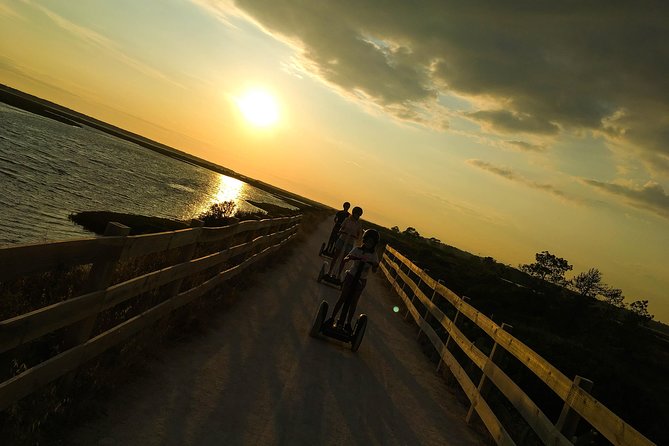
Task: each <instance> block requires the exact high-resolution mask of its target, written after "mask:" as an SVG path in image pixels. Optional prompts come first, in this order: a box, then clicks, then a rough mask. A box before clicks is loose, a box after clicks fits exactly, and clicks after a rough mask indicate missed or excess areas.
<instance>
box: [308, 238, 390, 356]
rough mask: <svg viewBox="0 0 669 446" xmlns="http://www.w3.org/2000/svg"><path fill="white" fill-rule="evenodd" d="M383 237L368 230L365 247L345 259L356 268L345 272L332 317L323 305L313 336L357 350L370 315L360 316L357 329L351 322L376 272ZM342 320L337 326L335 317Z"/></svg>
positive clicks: (325, 305) (313, 328) (315, 321)
mask: <svg viewBox="0 0 669 446" xmlns="http://www.w3.org/2000/svg"><path fill="white" fill-rule="evenodd" d="M379 240H380V236H379V233H378V231H376V230H375V229H368V230H367V231H365V233H364V234H363V236H362V246H360V247H356V248H353V249H352V250H351V252H349V253H348V255H347V256H346V257H345V258H344V261H348V260H351V261H353V265H352V266H351V268H349V269H348V270H347V271H346V277H345V278H344V282H343V285H342V290H341V293H340V294H339V299H338V300H337V303H336V304H335V307H334V309H333V311H332V314H331V316H330V318H329V319H328V320H325V317H326V315H327V310H328V304H327V302H326V301H323V302H321V305H320V307H319V310H318V313H317V314H316V318H315V320H314V323H313V326H312V328H311V331H310V335H311V336H316V335H318V334H319V333H322V334H323V335H325V336H329V337H332V338H335V339H339V340H341V341H344V342H350V343H351V349H352V350H353V351H357V350H358V347H359V346H360V343H361V342H362V337H363V335H364V333H365V328H366V326H367V315H365V314H361V315H360V317H359V318H358V321H357V322H356V326H355V329H354V328H353V327H351V320H352V319H353V315H354V314H355V310H356V307H357V305H358V300H359V299H360V295H361V294H362V291H363V290H364V289H365V286H366V284H367V274H368V273H369V270H370V269H371V270H373V271H376V270H377V268H378V265H379V258H378V256H377V254H376V246H377V245H378V243H379ZM338 314H339V318H338V320H337V322H336V323H335V318H337V315H338Z"/></svg>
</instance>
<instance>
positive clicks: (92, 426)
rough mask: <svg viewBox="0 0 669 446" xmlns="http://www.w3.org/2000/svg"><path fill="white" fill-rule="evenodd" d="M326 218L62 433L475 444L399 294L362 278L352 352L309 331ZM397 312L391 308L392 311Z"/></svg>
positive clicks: (133, 438)
mask: <svg viewBox="0 0 669 446" xmlns="http://www.w3.org/2000/svg"><path fill="white" fill-rule="evenodd" d="M329 230H330V222H329V221H326V222H324V223H323V224H322V225H321V226H320V227H319V229H318V230H317V231H315V232H314V234H313V235H311V236H310V237H309V238H308V239H307V240H306V241H303V242H294V243H299V244H297V245H295V246H294V249H293V250H292V253H291V255H290V257H288V258H283V259H281V258H280V257H279V256H281V253H278V255H275V259H277V260H276V264H275V265H274V266H272V267H271V268H267V269H266V270H265V271H262V272H258V273H256V277H257V282H256V283H255V284H254V285H253V286H250V287H249V288H248V289H247V290H246V292H245V293H244V298H243V299H240V300H239V301H237V302H236V303H235V304H233V305H232V307H231V308H230V309H227V310H225V311H222V312H221V313H220V314H219V315H216V316H213V317H215V322H214V323H213V324H211V326H212V327H216V328H215V329H211V330H209V331H208V332H206V333H205V334H203V335H202V336H197V337H195V338H193V339H189V340H188V341H185V342H182V343H180V344H178V345H176V346H171V347H170V348H169V349H168V350H164V351H161V352H159V353H157V354H156V355H155V357H154V358H152V359H150V360H148V366H147V370H146V372H144V373H142V376H140V377H137V379H134V380H133V382H131V383H129V384H128V385H127V386H124V387H123V388H122V389H121V391H120V392H119V393H118V394H116V395H115V396H114V397H113V398H112V399H110V400H109V402H108V403H107V410H106V415H105V416H104V417H102V418H99V419H97V420H94V421H92V422H90V423H88V424H86V425H84V426H81V427H80V428H78V429H77V430H76V431H74V432H72V434H71V436H70V438H68V439H67V440H66V443H67V444H75V445H86V446H89V445H142V446H144V445H146V446H150V445H226V446H227V445H277V444H278V445H365V446H368V445H383V446H386V445H412V446H413V445H421V444H423V445H478V444H481V441H480V440H479V438H478V437H477V435H476V434H475V433H474V432H473V431H472V430H471V429H469V428H468V427H467V425H466V424H465V423H464V415H465V409H464V408H463V407H462V406H461V405H460V404H459V403H458V402H457V401H456V400H455V397H454V396H453V395H452V394H451V393H449V391H448V390H447V388H446V385H445V384H444V382H443V380H442V379H441V378H440V377H439V376H437V375H436V374H435V372H434V367H433V366H432V364H431V363H430V362H429V361H428V360H427V358H426V357H425V356H424V355H423V354H422V353H421V351H420V348H419V346H418V344H417V342H416V341H415V335H416V331H415V328H414V327H413V326H411V325H410V324H406V323H404V322H403V320H402V318H401V316H400V315H399V314H396V313H393V312H392V307H393V305H395V304H398V302H399V298H398V297H397V296H393V295H392V293H391V292H390V291H389V290H388V288H387V287H385V286H384V284H383V283H382V281H383V280H385V279H384V278H383V276H382V273H381V272H378V273H377V274H375V275H372V276H371V277H370V280H369V281H368V285H367V288H366V290H365V292H364V294H363V296H362V297H361V299H360V304H359V306H358V310H359V311H361V312H365V313H367V314H368V316H369V318H370V319H369V325H368V327H367V333H366V335H365V339H364V340H363V342H362V345H361V346H360V350H359V351H358V352H357V353H352V352H351V350H350V348H349V346H348V345H344V344H340V343H338V342H337V341H331V340H319V339H313V338H310V337H309V336H308V334H307V333H308V330H309V326H310V324H311V320H312V318H313V315H314V313H315V312H316V309H317V307H318V304H319V302H320V301H321V300H322V299H326V300H328V302H330V305H331V307H330V308H332V305H333V304H334V302H335V301H336V299H337V290H335V289H332V288H330V287H327V286H324V285H319V284H318V283H317V282H316V280H315V278H316V276H317V274H318V270H319V268H320V258H319V257H318V255H317V253H318V249H319V247H320V244H321V242H322V241H323V240H325V238H326V236H327V235H328V233H329ZM400 314H401V313H400Z"/></svg>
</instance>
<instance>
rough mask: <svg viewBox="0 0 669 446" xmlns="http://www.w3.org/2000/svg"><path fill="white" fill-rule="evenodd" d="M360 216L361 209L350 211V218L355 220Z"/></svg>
mask: <svg viewBox="0 0 669 446" xmlns="http://www.w3.org/2000/svg"><path fill="white" fill-rule="evenodd" d="M361 215H362V208H361V207H359V206H356V207H354V208H353V210H352V211H351V216H352V217H353V218H354V219H355V220H357V219H359V218H360V216H361Z"/></svg>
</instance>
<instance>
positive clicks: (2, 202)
mask: <svg viewBox="0 0 669 446" xmlns="http://www.w3.org/2000/svg"><path fill="white" fill-rule="evenodd" d="M246 199H249V200H254V201H258V202H265V203H273V204H278V205H281V206H284V207H291V206H289V205H287V204H286V203H284V202H282V201H281V200H279V199H278V198H276V197H274V196H273V195H271V194H269V193H267V192H264V191H262V190H260V189H257V188H255V187H252V186H250V185H248V184H246V183H243V182H242V181H239V180H237V179H234V178H231V177H227V176H225V175H221V174H219V173H216V172H212V171H210V170H207V169H204V168H202V167H198V166H193V165H190V164H187V163H184V162H181V161H177V160H175V159H172V158H169V157H167V156H164V155H161V154H159V153H157V152H153V151H151V150H148V149H145V148H143V147H140V146H138V145H136V144H133V143H131V142H128V141H125V140H122V139H119V138H115V137H113V136H111V135H108V134H106V133H103V132H100V131H98V130H95V129H92V128H89V127H85V126H84V127H83V128H79V127H73V126H70V125H66V124H63V123H60V122H58V121H54V120H52V119H49V118H45V117H42V116H39V115H34V114H32V113H28V112H25V111H23V110H19V109H16V108H13V107H11V106H8V105H6V104H2V103H0V245H6V244H14V243H33V242H43V241H51V240H64V239H72V238H81V237H91V236H92V234H91V233H90V232H88V231H86V230H84V229H83V228H81V227H80V226H78V225H75V224H74V223H72V222H71V221H70V220H68V216H69V215H70V214H72V213H75V212H80V211H113V212H125V213H133V214H141V215H148V216H155V217H163V218H173V219H182V220H188V219H191V218H193V217H195V216H197V215H198V214H199V213H200V212H202V211H203V210H205V209H207V208H208V207H209V206H210V205H211V204H213V203H216V202H220V201H229V200H233V201H235V203H236V204H237V207H238V208H239V209H241V210H257V209H256V208H255V207H254V206H252V205H251V204H249V203H247V202H246V201H245V200H246Z"/></svg>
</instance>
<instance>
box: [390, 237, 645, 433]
mask: <svg viewBox="0 0 669 446" xmlns="http://www.w3.org/2000/svg"><path fill="white" fill-rule="evenodd" d="M403 269H404V271H403ZM381 270H382V271H383V273H384V274H385V276H386V277H387V279H388V280H389V281H390V283H391V285H392V286H393V288H394V289H395V290H396V291H397V293H398V294H399V295H400V297H401V298H402V300H403V301H404V303H405V304H406V307H407V310H408V313H409V314H411V316H412V317H413V319H414V320H415V321H416V323H417V324H418V326H419V329H420V332H422V333H424V334H425V335H426V336H427V337H428V338H429V340H430V342H431V343H432V345H433V346H434V348H435V349H436V351H437V353H438V354H439V356H440V362H439V366H438V367H441V365H442V363H443V364H445V365H446V366H448V368H449V370H450V372H451V373H452V374H453V376H454V377H455V379H456V380H457V381H458V383H459V384H460V386H461V387H462V389H463V391H464V392H465V394H466V395H467V397H468V399H469V401H470V404H471V406H470V412H469V414H468V416H467V420H468V421H469V418H470V417H471V415H472V413H473V411H475V412H476V413H477V414H478V416H479V417H480V419H481V421H482V422H483V424H484V425H485V427H486V429H487V430H488V432H489V433H490V435H491V436H492V437H493V439H494V440H495V442H496V443H497V444H500V445H515V444H516V442H515V441H514V440H513V439H512V437H511V435H510V434H509V433H508V432H507V430H506V429H505V428H504V426H503V425H502V424H501V423H500V421H499V419H498V417H497V415H496V414H495V413H494V412H493V410H492V409H491V407H490V405H489V404H488V402H487V401H486V395H487V394H488V391H489V387H490V385H491V384H492V385H494V386H496V387H497V389H498V390H499V391H500V392H501V393H502V394H503V395H504V396H505V397H506V399H508V401H509V402H510V403H511V404H512V405H513V406H514V407H515V409H516V410H517V411H518V413H519V414H520V415H521V416H522V417H523V419H524V420H525V421H526V422H527V424H528V425H529V426H530V427H531V428H532V430H533V431H534V432H535V433H536V435H537V436H538V437H539V439H540V440H541V441H542V442H543V444H546V445H571V444H572V442H571V441H573V435H574V433H575V430H576V425H577V423H578V420H579V417H582V419H584V420H585V421H587V422H588V423H589V424H590V425H591V426H592V427H593V428H594V429H596V430H597V431H598V432H599V433H600V434H601V435H602V436H604V437H605V438H606V439H607V440H608V441H610V442H611V443H612V444H614V445H615V446H642V445H653V444H654V443H652V442H651V441H650V440H648V439H647V438H646V437H644V436H643V435H642V434H641V433H639V432H638V431H637V430H635V429H634V428H633V427H632V426H630V425H629V424H627V423H625V422H624V421H623V420H622V419H621V418H620V417H618V416H617V415H616V414H614V413H613V412H611V411H610V410H609V409H607V408H606V407H605V406H604V405H602V404H601V403H600V402H599V401H597V400H596V399H595V398H594V397H592V395H590V394H589V393H588V392H587V391H586V390H585V389H584V387H587V385H584V384H585V383H588V381H587V380H585V379H582V378H581V377H576V379H574V380H573V381H572V380H570V379H569V378H567V377H566V376H565V375H564V374H563V373H562V372H560V371H559V370H558V369H556V368H555V367H554V366H552V365H551V364H550V363H549V362H548V361H546V360H545V359H543V358H542V357H541V356H539V355H538V354H537V353H536V352H534V351H533V350H532V349H530V348H529V347H528V346H526V345H525V344H523V343H522V342H520V341H519V340H518V339H516V338H514V337H513V336H511V334H509V333H508V331H506V330H505V326H504V324H502V326H500V325H497V324H496V323H494V322H493V321H492V320H491V319H489V318H488V317H486V316H484V315H483V314H481V313H480V312H478V311H477V310H476V309H475V308H474V307H472V306H471V305H469V304H467V303H466V302H465V300H464V299H462V298H460V297H459V296H457V295H456V294H455V293H453V292H452V291H451V290H449V289H448V288H446V287H445V286H443V285H442V284H441V283H439V282H438V281H435V280H434V279H433V278H431V277H430V276H428V275H427V274H426V273H425V272H424V271H423V270H422V269H420V268H419V267H417V266H416V265H415V264H413V263H412V262H411V261H410V260H408V259H407V258H406V257H404V256H403V255H402V254H400V253H399V252H398V251H396V250H395V249H393V248H392V247H390V246H386V250H385V252H384V255H383V257H382V263H381ZM410 273H413V275H414V276H415V277H416V278H417V279H418V283H416V282H415V281H414V280H412V279H411V278H410V276H409V274H410ZM422 284H424V285H422ZM421 286H422V287H423V288H425V287H427V288H429V289H430V290H431V296H430V297H428V296H427V295H426V294H425V293H424V292H423V291H422V290H421ZM416 299H417V300H418V301H419V302H420V304H421V307H422V308H425V309H426V311H425V314H424V315H421V314H420V312H419V310H418V309H417V308H416V306H415V305H414V302H415V301H416ZM435 299H445V300H446V301H447V302H448V303H449V304H450V305H452V306H453V307H454V308H455V310H456V313H455V317H454V318H453V320H450V319H449V318H448V317H447V316H446V315H445V314H444V312H443V311H442V310H441V309H440V308H439V306H438V305H437V304H436V303H435ZM460 315H463V316H465V317H467V318H468V319H469V320H470V321H472V322H473V323H474V324H475V325H476V326H478V327H479V328H480V329H481V330H483V332H485V333H486V334H487V335H488V336H489V337H490V338H491V339H492V342H493V343H494V345H493V347H492V349H491V351H490V354H489V355H486V354H484V353H483V352H482V351H481V350H480V349H479V348H478V347H477V346H476V345H475V343H474V342H472V341H471V340H469V339H468V338H467V337H466V336H465V335H464V334H463V333H462V332H461V331H460V329H459V328H458V326H457V325H458V324H457V321H458V318H459V317H460ZM428 318H431V319H432V320H434V321H436V323H437V324H438V325H439V326H441V327H442V328H443V330H444V332H445V333H446V336H447V338H446V340H445V341H444V340H442V338H441V337H440V336H439V335H438V334H437V332H436V331H435V330H434V328H433V327H432V325H431V324H430V323H429V322H428V320H427V319H428ZM451 343H455V344H457V346H458V347H459V348H460V349H461V350H462V352H464V354H465V355H466V356H467V357H468V358H469V359H470V360H471V362H472V363H473V364H475V366H476V367H477V368H478V369H479V370H480V371H481V373H480V374H481V378H480V380H479V382H478V384H476V383H474V382H472V380H471V378H470V377H469V375H468V374H467V373H466V372H465V368H463V365H462V364H461V363H460V362H458V360H456V358H455V356H454V355H453V353H452V352H451V350H452V346H451V347H450V348H449V344H451ZM502 349H503V350H502ZM504 351H505V352H508V353H509V354H511V355H513V356H514V357H515V358H516V359H517V360H518V361H520V363H521V364H522V365H523V366H524V367H526V368H527V369H529V370H530V371H531V372H532V373H533V374H534V375H536V376H537V377H538V378H539V379H540V380H541V381H543V382H544V383H545V384H546V386H548V388H549V389H550V390H552V391H553V392H554V393H555V394H556V395H557V396H558V397H559V398H560V399H561V400H562V401H564V406H563V410H562V413H561V415H560V418H559V420H558V421H557V422H556V423H555V424H553V422H551V420H550V419H549V418H548V417H547V416H546V415H545V414H544V413H543V412H542V411H541V409H540V408H539V407H538V406H537V405H536V404H535V403H534V402H533V401H532V399H531V398H530V397H529V396H528V395H527V394H526V393H525V392H524V391H523V390H522V389H521V388H520V387H519V385H518V384H516V383H515V382H514V381H513V380H512V379H511V378H510V377H509V376H508V375H507V374H506V373H505V372H504V371H503V370H502V368H501V366H500V365H499V363H500V361H499V360H498V358H499V356H500V353H502V352H504ZM590 384H592V383H590Z"/></svg>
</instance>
